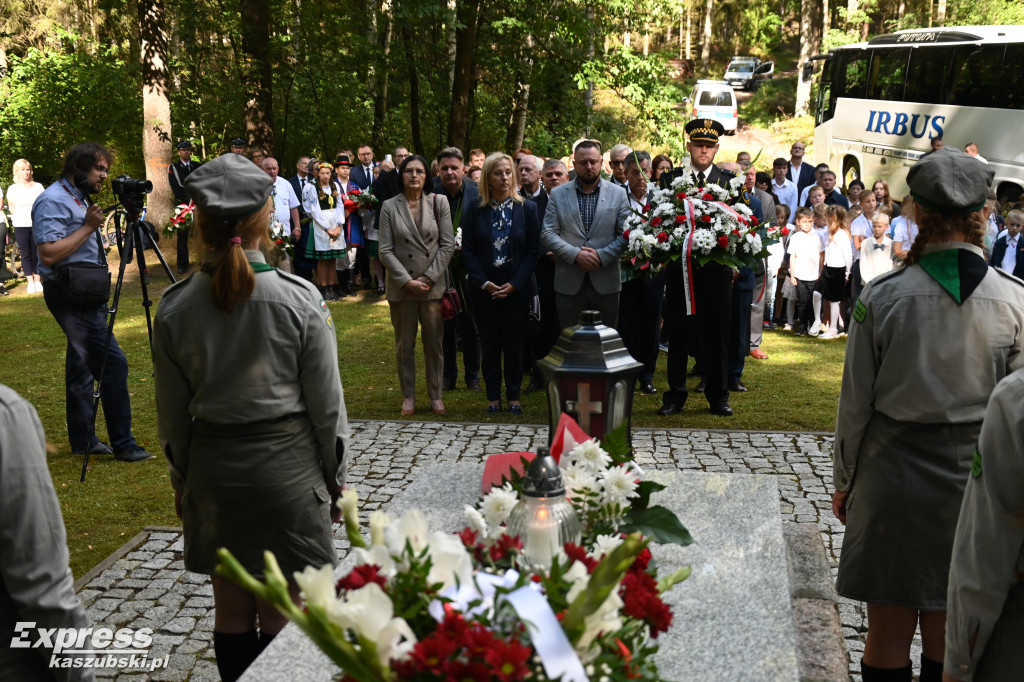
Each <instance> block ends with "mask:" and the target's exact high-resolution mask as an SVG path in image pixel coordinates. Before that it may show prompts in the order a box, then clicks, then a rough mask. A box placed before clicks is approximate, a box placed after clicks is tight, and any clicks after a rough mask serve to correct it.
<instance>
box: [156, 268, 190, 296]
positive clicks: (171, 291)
mask: <svg viewBox="0 0 1024 682" xmlns="http://www.w3.org/2000/svg"><path fill="white" fill-rule="evenodd" d="M194 276H195V273H194V272H193V273H192V274H191V275H189V276H188V277H186V278H185V279H179V280H178V281H177V282H175V283H174V284H172V285H171V286H169V287H167V288H166V289H164V293H162V294H161V295H160V300H161V301H163V300H166V299H167V297H169V296H174V295H175V293H177V292H179V291H182V290H183V289H184V288H185V287H186V286H188V283H189V282H190V281H192V277H194Z"/></svg>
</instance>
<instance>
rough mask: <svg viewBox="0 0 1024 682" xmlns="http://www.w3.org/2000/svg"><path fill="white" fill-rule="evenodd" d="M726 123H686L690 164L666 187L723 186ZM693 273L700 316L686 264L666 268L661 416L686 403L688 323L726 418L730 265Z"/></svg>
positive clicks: (714, 400) (710, 390) (712, 400)
mask: <svg viewBox="0 0 1024 682" xmlns="http://www.w3.org/2000/svg"><path fill="white" fill-rule="evenodd" d="M724 133H725V128H724V127H722V124H721V123H719V122H718V121H713V120H711V119H706V118H698V119H694V120H692V121H690V122H689V123H687V124H686V134H687V135H689V137H690V140H689V142H687V143H686V149H687V151H688V152H689V153H690V163H689V165H688V166H685V167H680V168H674V169H672V170H671V171H668V172H666V173H664V174H662V176H661V179H660V181H661V183H662V186H663V187H669V186H671V184H672V181H673V180H674V179H676V178H678V177H681V176H682V177H687V178H690V179H692V181H693V182H694V183H696V184H697V186H698V187H704V186H706V185H708V184H712V183H714V184H717V185H721V186H723V187H725V186H726V185H727V184H728V182H729V180H731V179H732V178H734V177H736V175H735V173H731V172H729V171H723V170H722V169H721V168H719V167H718V166H716V165H715V163H714V161H715V154H716V153H717V152H718V138H719V136H720V135H723V134H724ZM689 267H690V271H691V272H692V275H693V295H694V296H696V315H694V316H690V315H687V313H686V294H685V290H684V285H685V282H684V280H683V277H684V275H683V269H682V266H681V264H680V263H679V262H678V261H675V262H673V263H671V264H670V265H669V266H668V268H667V274H666V278H667V280H666V291H665V311H666V317H667V319H666V322H668V324H669V344H668V390H667V391H665V397H664V399H663V402H662V405H661V408H659V409H658V414H660V415H663V416H668V415H673V414H678V413H679V412H682V410H683V405H685V404H686V398H687V396H688V392H687V389H686V365H687V350H688V343H689V337H690V332H691V327H690V325H693V324H696V325H697V326H698V329H699V334H700V336H701V339H702V340H703V345H704V349H705V352H706V358H707V367H706V371H707V377H706V379H705V388H704V395H705V396H706V397H707V399H708V403H709V405H710V406H711V413H712V414H715V415H719V416H722V417H728V416H730V415H732V408H731V407H729V392H728V390H727V388H726V377H727V376H728V372H727V362H728V353H727V348H726V347H727V345H728V342H729V311H730V308H731V305H732V283H733V274H734V271H733V269H732V268H730V267H728V266H725V265H720V264H718V263H715V262H709V263H708V264H707V265H703V266H697V264H696V262H695V261H694V262H691V263H689Z"/></svg>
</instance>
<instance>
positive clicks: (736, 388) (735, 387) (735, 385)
mask: <svg viewBox="0 0 1024 682" xmlns="http://www.w3.org/2000/svg"><path fill="white" fill-rule="evenodd" d="M729 390H730V391H733V392H734V393H746V392H747V387H746V386H745V385H744V384H743V382H742V381H740V380H739V379H737V380H736V381H733V382H732V383H730V384H729Z"/></svg>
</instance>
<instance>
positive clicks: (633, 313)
mask: <svg viewBox="0 0 1024 682" xmlns="http://www.w3.org/2000/svg"><path fill="white" fill-rule="evenodd" d="M664 300H665V273H664V272H662V273H660V274H658V275H657V276H656V277H654V278H650V277H643V278H639V279H631V280H629V281H628V282H625V283H623V285H622V292H621V293H620V294H619V335H620V336H621V337H622V342H623V343H625V344H626V350H628V351H629V354H630V355H632V356H633V357H634V358H636V359H637V360H638V361H640V362H642V363H644V368H643V369H642V370H641V371H640V373H639V374H638V375H637V379H638V380H639V381H640V382H641V383H648V382H650V381H651V380H652V379H653V378H654V369H655V365H657V363H658V332H659V329H660V327H661V307H662V303H663V302H664Z"/></svg>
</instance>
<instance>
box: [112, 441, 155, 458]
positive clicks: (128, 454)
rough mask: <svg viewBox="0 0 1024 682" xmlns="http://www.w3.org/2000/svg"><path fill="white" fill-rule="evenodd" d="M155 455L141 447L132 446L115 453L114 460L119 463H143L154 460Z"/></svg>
mask: <svg viewBox="0 0 1024 682" xmlns="http://www.w3.org/2000/svg"><path fill="white" fill-rule="evenodd" d="M153 457H154V455H153V454H151V453H149V452H146V451H145V450H143V449H142V446H141V445H137V444H136V445H132V446H129V447H127V448H125V449H123V450H121V449H117V450H115V451H114V459H116V460H117V461H118V462H143V461H145V460H147V459H153Z"/></svg>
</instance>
